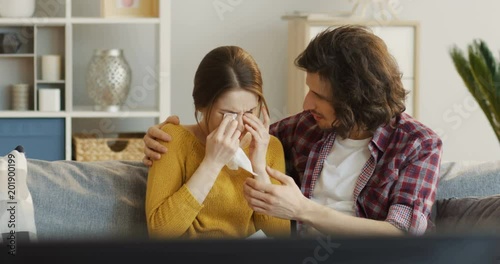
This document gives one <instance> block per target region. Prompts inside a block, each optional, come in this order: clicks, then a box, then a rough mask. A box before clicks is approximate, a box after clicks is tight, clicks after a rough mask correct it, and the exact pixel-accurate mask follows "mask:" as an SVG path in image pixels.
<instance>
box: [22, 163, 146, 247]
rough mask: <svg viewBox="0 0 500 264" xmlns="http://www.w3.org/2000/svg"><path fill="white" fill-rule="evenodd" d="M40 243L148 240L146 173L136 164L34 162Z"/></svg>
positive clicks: (33, 190) (33, 186)
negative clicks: (132, 238) (139, 238)
mask: <svg viewBox="0 0 500 264" xmlns="http://www.w3.org/2000/svg"><path fill="white" fill-rule="evenodd" d="M28 172H29V177H28V187H29V188H30V190H31V194H32V196H33V204H34V207H35V222H36V226H37V230H38V240H39V241H42V240H48V239H50V240H54V239H56V240H60V239H96V238H111V237H112V238H117V237H123V238H126V237H138V236H147V228H146V220H145V211H144V197H145V194H146V178H147V168H146V167H145V166H144V165H142V163H140V162H131V161H102V162H99V161H98V162H76V161H42V160H34V159H29V162H28Z"/></svg>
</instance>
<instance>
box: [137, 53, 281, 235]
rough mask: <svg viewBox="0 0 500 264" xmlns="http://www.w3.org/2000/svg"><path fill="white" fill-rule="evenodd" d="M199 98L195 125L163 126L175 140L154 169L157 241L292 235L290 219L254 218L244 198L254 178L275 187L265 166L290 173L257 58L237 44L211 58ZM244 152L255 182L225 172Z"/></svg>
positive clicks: (149, 206)
mask: <svg viewBox="0 0 500 264" xmlns="http://www.w3.org/2000/svg"><path fill="white" fill-rule="evenodd" d="M193 99H194V105H195V110H196V113H195V117H196V121H197V123H196V124H193V125H184V126H181V125H172V124H167V125H166V126H164V127H163V128H162V130H164V131H165V132H168V133H169V134H170V135H171V136H172V137H174V138H176V140H175V141H173V142H169V143H164V144H165V146H166V147H167V148H168V149H169V151H168V153H167V154H165V155H163V156H162V158H161V159H160V160H158V161H155V162H154V163H153V165H152V167H151V168H150V170H149V176H148V184H147V193H146V217H147V223H148V230H149V234H150V236H151V237H161V238H244V237H248V236H249V235H252V234H253V233H255V232H256V231H258V230H260V229H261V230H262V231H264V233H265V234H267V235H268V236H274V237H276V236H287V235H289V232H290V223H289V221H287V220H283V219H278V218H274V217H270V216H266V215H261V214H258V213H255V212H253V211H252V209H250V207H248V204H247V202H246V200H245V198H244V196H243V184H244V182H245V179H246V178H247V177H256V178H257V179H258V180H261V181H267V182H269V181H270V178H269V175H268V174H267V172H266V166H270V167H272V168H274V169H277V170H280V171H282V172H283V171H284V169H285V165H284V154H283V148H282V146H281V143H280V142H279V141H278V140H277V139H276V138H274V137H272V136H270V135H269V133H268V130H269V116H268V114H267V113H268V111H267V105H266V102H265V100H264V97H263V94H262V78H261V74H260V71H259V69H258V67H257V64H256V63H255V61H254V60H253V58H252V57H251V56H250V54H248V53H247V52H246V51H244V50H243V49H241V48H239V47H235V46H225V47H219V48H216V49H214V50H212V51H211V52H209V53H208V54H207V55H206V56H205V57H204V58H203V60H202V61H201V63H200V65H199V66H198V70H197V71H196V75H195V78H194V89H193ZM261 112H262V114H263V116H264V118H263V119H264V122H261V121H260V119H259V118H258V116H259V115H260V113H261ZM240 147H241V149H243V151H244V152H245V153H246V155H248V157H249V159H250V161H251V163H252V170H253V172H254V173H255V174H256V175H255V176H253V175H252V174H251V172H248V171H246V170H243V169H241V168H240V169H238V170H230V169H229V168H228V167H227V166H225V165H226V164H228V163H229V162H230V161H231V160H232V158H233V156H234V155H235V153H236V151H237V150H238V148H240Z"/></svg>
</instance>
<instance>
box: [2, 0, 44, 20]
mask: <svg viewBox="0 0 500 264" xmlns="http://www.w3.org/2000/svg"><path fill="white" fill-rule="evenodd" d="M35 6H36V5H35V0H0V16H2V17H10V18H17V17H32V16H33V14H34V13H35Z"/></svg>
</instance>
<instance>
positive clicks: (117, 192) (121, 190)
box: [27, 159, 500, 241]
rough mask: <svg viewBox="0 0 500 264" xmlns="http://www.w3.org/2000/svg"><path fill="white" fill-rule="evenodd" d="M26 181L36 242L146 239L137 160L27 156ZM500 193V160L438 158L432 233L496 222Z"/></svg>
mask: <svg viewBox="0 0 500 264" xmlns="http://www.w3.org/2000/svg"><path fill="white" fill-rule="evenodd" d="M27 181H28V188H29V190H30V192H31V195H32V198H33V205H34V212H35V224H36V228H37V239H38V241H49V240H57V241H60V240H82V239H84V240H96V239H137V238H147V228H146V220H145V213H144V198H145V192H146V183H147V167H146V166H144V165H143V164H142V163H141V162H139V161H137V162H136V161H94V162H77V161H43V160H36V159H28V179H27ZM499 194H500V161H488V162H442V165H441V170H440V183H439V188H438V191H437V197H436V203H435V205H434V208H433V213H432V219H433V221H434V222H435V223H436V227H435V228H434V229H433V230H432V232H440V231H443V232H445V231H446V232H449V231H453V232H456V231H457V230H471V228H472V229H473V227H478V228H487V229H488V230H491V229H490V228H495V227H498V226H500V225H499V224H500V209H499V208H500V196H499ZM478 210H479V211H478Z"/></svg>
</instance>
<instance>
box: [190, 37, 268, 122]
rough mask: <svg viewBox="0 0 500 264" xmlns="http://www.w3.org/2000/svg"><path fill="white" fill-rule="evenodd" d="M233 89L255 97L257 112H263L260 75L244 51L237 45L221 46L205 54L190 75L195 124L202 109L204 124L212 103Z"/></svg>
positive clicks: (255, 64)
mask: <svg viewBox="0 0 500 264" xmlns="http://www.w3.org/2000/svg"><path fill="white" fill-rule="evenodd" d="M235 88H239V89H243V90H246V91H249V92H251V93H253V94H255V95H257V97H258V101H259V111H260V108H261V107H262V105H264V107H265V108H266V110H267V104H266V100H265V99H264V95H263V92H262V76H261V73H260V70H259V67H258V66H257V63H256V62H255V60H254V59H253V58H252V56H251V55H250V54H249V53H248V52H246V51H245V50H244V49H242V48H240V47H237V46H222V47H218V48H215V49H213V50H212V51H210V52H209V53H207V55H205V57H204V58H203V60H202V61H201V62H200V65H199V66H198V69H197V70H196V74H195V76H194V89H193V99H194V107H195V110H196V112H195V118H196V122H197V123H199V120H198V115H197V112H198V111H199V110H200V109H206V113H207V116H205V117H204V118H206V120H207V122H206V123H207V124H208V121H209V120H210V112H211V110H212V107H213V104H214V103H215V102H216V101H217V99H218V98H219V97H220V96H221V95H222V94H224V93H225V92H227V91H229V90H231V89H235ZM268 112H269V111H268Z"/></svg>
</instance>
